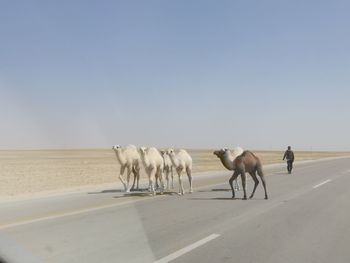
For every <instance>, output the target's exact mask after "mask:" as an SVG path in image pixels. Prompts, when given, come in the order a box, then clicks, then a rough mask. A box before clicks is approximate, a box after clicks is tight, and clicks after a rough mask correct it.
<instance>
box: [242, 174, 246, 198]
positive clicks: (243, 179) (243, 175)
mask: <svg viewBox="0 0 350 263" xmlns="http://www.w3.org/2000/svg"><path fill="white" fill-rule="evenodd" d="M241 179H242V186H243V200H247V187H246V186H247V184H246V179H247V178H246V175H245V171H242V172H241Z"/></svg>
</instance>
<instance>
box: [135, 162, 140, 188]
mask: <svg viewBox="0 0 350 263" xmlns="http://www.w3.org/2000/svg"><path fill="white" fill-rule="evenodd" d="M139 182H140V167H137V169H136V190H139V189H140V188H139Z"/></svg>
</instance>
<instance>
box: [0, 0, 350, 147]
mask: <svg viewBox="0 0 350 263" xmlns="http://www.w3.org/2000/svg"><path fill="white" fill-rule="evenodd" d="M349 10H350V2H349V1H296V0H294V1H286V0H282V1H281V0H276V1H261V0H257V1H247V0H244V1H234V0H232V1H214V0H212V1H199V0H198V1H191V0H183V1H181V0H177V1H164V0H163V1H160V0H159V1H151V0H150V1H143V0H140V1H130V0H128V1H6V0H4V1H1V2H0V36H1V41H0V91H1V93H0V94H1V95H0V119H1V127H0V148H1V149H6V148H67V147H68V148H81V147H84V148H85V147H110V146H111V145H113V144H121V145H125V144H128V143H133V144H136V145H146V146H148V145H154V146H157V147H168V146H174V147H186V148H212V147H223V146H229V147H232V146H237V145H240V146H241V147H243V148H245V149H282V150H283V149H285V148H286V146H287V145H292V147H294V148H295V149H304V150H309V149H313V150H350V140H349V135H350V122H349V116H350V104H349V102H350V101H349V99H350V87H349V84H350V52H349V47H350V16H349Z"/></svg>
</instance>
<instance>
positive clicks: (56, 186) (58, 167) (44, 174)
mask: <svg viewBox="0 0 350 263" xmlns="http://www.w3.org/2000/svg"><path fill="white" fill-rule="evenodd" d="M189 153H190V154H191V156H192V158H193V162H194V163H193V173H198V172H204V171H218V170H224V168H223V166H222V165H221V163H220V161H219V159H217V157H216V156H214V155H213V150H189ZM254 153H255V154H256V155H257V156H259V157H260V158H261V160H262V162H263V164H271V163H281V162H282V160H281V159H282V155H283V152H281V151H254ZM295 155H296V160H312V159H320V158H325V157H337V156H349V155H350V153H346V152H295ZM118 174H119V165H118V162H117V159H116V157H115V155H114V152H113V151H112V150H109V149H108V150H107V149H93V150H35V151H33V150H27V151H19V150H17V151H0V198H8V197H15V196H19V195H28V194H32V193H38V192H47V191H62V190H65V189H71V188H76V187H82V186H89V185H99V184H105V183H114V182H116V181H119V179H118ZM141 177H143V178H145V174H144V172H143V173H142V174H141Z"/></svg>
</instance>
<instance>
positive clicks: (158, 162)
mask: <svg viewBox="0 0 350 263" xmlns="http://www.w3.org/2000/svg"><path fill="white" fill-rule="evenodd" d="M140 155H141V160H142V162H143V165H144V167H145V170H146V173H147V175H148V180H149V190H150V191H151V192H152V193H153V195H155V194H156V191H155V188H154V185H153V182H154V181H155V179H156V178H158V179H159V181H160V191H161V193H163V190H164V183H163V169H164V162H163V157H162V155H161V154H160V153H159V151H158V150H157V149H156V148H154V147H151V148H145V147H141V148H140Z"/></svg>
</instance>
